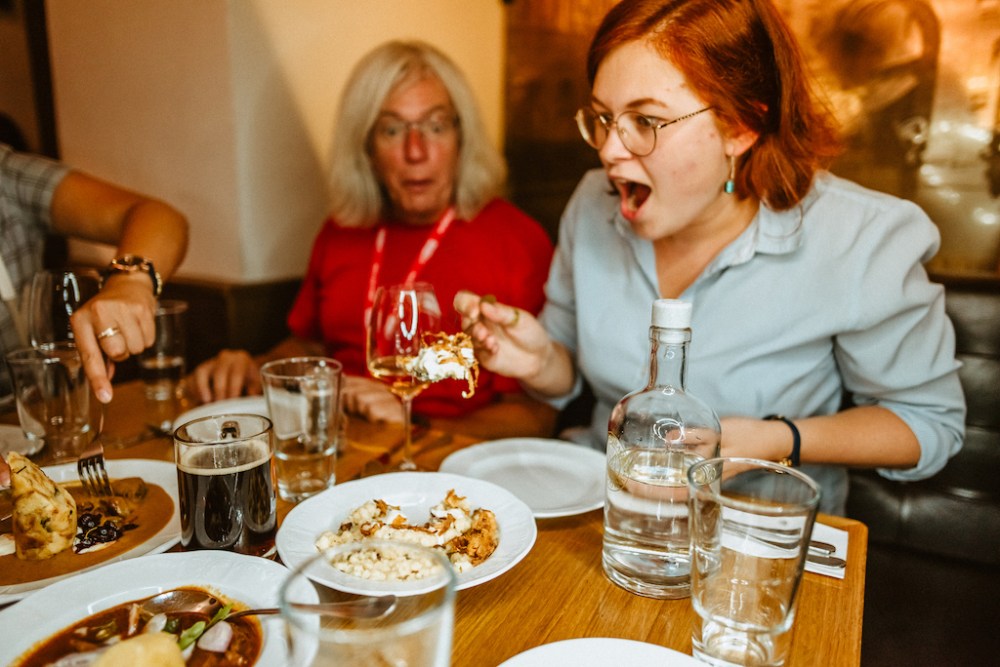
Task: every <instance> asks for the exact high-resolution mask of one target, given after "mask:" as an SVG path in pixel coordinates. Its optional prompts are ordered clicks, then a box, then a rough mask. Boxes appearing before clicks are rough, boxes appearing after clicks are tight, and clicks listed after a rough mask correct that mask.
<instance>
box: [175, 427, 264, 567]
mask: <svg viewBox="0 0 1000 667" xmlns="http://www.w3.org/2000/svg"><path fill="white" fill-rule="evenodd" d="M174 461H176V463H177V486H178V491H179V496H180V497H179V500H180V511H181V546H183V547H184V549H186V550H193V549H225V550H226V551H235V552H237V553H241V554H248V555H251V556H265V557H271V556H273V555H274V533H275V529H276V528H277V525H278V515H277V500H276V499H275V494H274V490H275V477H274V435H273V432H272V429H271V421H270V420H269V419H268V418H267V417H261V416H260V415H250V414H226V415H218V416H213V417H202V418H201V419H195V420H193V421H189V422H187V423H186V424H183V425H182V426H181V427H180V428H178V429H177V430H176V431H175V432H174Z"/></svg>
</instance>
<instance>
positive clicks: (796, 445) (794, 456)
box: [764, 415, 802, 468]
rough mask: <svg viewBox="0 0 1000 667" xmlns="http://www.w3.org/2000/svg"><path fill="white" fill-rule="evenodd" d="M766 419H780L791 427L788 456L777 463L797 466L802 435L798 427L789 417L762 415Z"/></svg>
mask: <svg viewBox="0 0 1000 667" xmlns="http://www.w3.org/2000/svg"><path fill="white" fill-rule="evenodd" d="M764 419H766V420H768V421H782V422H785V424H787V425H788V428H790V429H792V452H791V454H789V455H788V456H786V457H784V458H782V459H781V460H780V461H778V463H780V464H781V465H783V466H790V467H792V468H798V467H799V456H800V450H801V449H802V435H801V434H800V433H799V427H798V426H796V425H795V422H793V421H792V420H791V419H789V418H787V417H783V416H782V415H768V416H766V417H764Z"/></svg>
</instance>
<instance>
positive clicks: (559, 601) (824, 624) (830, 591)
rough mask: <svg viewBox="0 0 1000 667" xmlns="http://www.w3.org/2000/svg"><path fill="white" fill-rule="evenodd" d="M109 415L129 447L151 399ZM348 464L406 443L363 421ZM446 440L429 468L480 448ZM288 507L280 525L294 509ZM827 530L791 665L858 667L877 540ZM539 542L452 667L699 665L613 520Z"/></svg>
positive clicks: (431, 449) (490, 585)
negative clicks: (618, 539)
mask: <svg viewBox="0 0 1000 667" xmlns="http://www.w3.org/2000/svg"><path fill="white" fill-rule="evenodd" d="M115 391H116V394H115V399H114V401H112V403H111V405H110V406H109V408H108V414H107V422H106V434H107V436H108V438H107V439H108V440H109V441H111V442H114V441H115V440H116V439H119V440H124V441H125V442H128V440H129V439H130V436H134V435H135V434H136V433H138V432H139V431H140V430H141V428H142V398H141V395H140V391H141V388H140V387H139V386H138V385H137V384H135V383H130V384H124V385H121V386H119V387H116V390H115ZM347 436H348V443H347V446H346V447H342V448H341V456H340V458H339V460H338V466H337V479H338V480H339V481H344V480H349V479H353V478H356V477H358V476H359V475H361V474H362V473H364V474H373V473H377V472H379V471H380V470H381V469H382V468H383V464H384V462H385V461H386V460H389V461H390V462H394V461H396V460H398V458H399V455H400V452H399V448H400V445H401V442H402V432H401V429H400V428H398V427H390V426H373V425H371V424H368V423H366V422H363V421H360V420H352V421H351V422H350V423H349V425H348V429H347ZM474 442H475V440H473V439H472V438H470V437H466V436H462V435H453V434H448V433H445V432H442V431H440V430H429V431H424V432H422V433H418V437H417V439H416V441H415V443H414V448H415V451H416V460H417V462H418V464H420V465H421V466H423V467H426V468H428V469H436V468H437V466H438V465H440V463H441V461H442V460H443V459H444V458H445V457H446V456H447V455H448V454H450V453H451V452H453V451H455V450H457V449H460V448H462V447H465V446H467V445H469V444H472V443H474ZM108 455H109V457H112V458H153V459H161V460H172V458H173V450H172V443H171V441H170V440H169V439H168V438H151V439H144V440H142V441H140V442H137V443H134V444H129V446H127V447H125V448H121V449H115V450H112V451H109V452H108ZM290 507H291V506H290V504H288V503H285V502H284V501H279V508H278V509H279V515H280V517H282V518H283V517H284V515H285V514H286V513H287V512H288V510H289V509H290ZM819 521H821V522H822V523H826V524H829V525H832V526H835V527H837V528H842V529H845V530H847V531H848V534H849V543H850V549H849V551H848V565H847V570H846V576H845V578H844V579H842V580H841V579H834V578H831V577H825V576H821V575H818V574H813V573H810V572H806V573H805V575H804V577H803V582H802V586H801V589H800V597H799V601H798V609H797V612H796V619H795V625H794V627H793V633H794V635H793V640H792V654H791V657H790V660H789V662H788V665H790V666H791V667H795V666H804V665H825V666H833V665H852V666H853V665H858V664H860V661H861V619H862V614H863V611H864V589H865V562H866V558H867V548H868V529H867V528H866V527H865V525H864V524H862V523H859V522H857V521H853V520H850V519H844V518H840V517H833V516H826V515H820V518H819ZM537 524H538V539H537V541H536V542H535V545H534V547H533V548H532V550H531V552H530V553H529V554H528V555H527V556H526V557H525V558H524V560H522V561H521V562H520V563H518V564H517V565H516V566H515V567H514V568H513V569H511V570H509V571H508V572H506V573H504V574H503V575H501V576H500V577H497V578H496V579H493V580H492V581H488V582H485V583H483V584H480V585H478V586H474V587H472V588H468V589H465V590H462V591H459V593H458V598H457V605H456V614H455V632H454V640H453V641H454V648H453V653H452V664H453V665H454V666H455V667H490V666H495V665H498V664H500V663H502V662H503V661H504V660H507V659H508V658H510V657H512V656H514V655H516V654H518V653H521V652H523V651H526V650H528V649H530V648H533V647H535V646H539V645H541V644H546V643H549V642H554V641H560V640H564V639H573V638H577V637H620V638H625V639H634V640H638V641H644V642H650V643H653V644H660V645H662V646H667V647H669V648H672V649H675V650H678V651H681V652H683V653H687V654H688V655H690V653H691V627H692V622H693V621H694V620H695V618H696V616H695V613H694V610H693V609H692V607H691V602H690V599H683V600H652V599H648V598H643V597H640V596H637V595H633V594H631V593H628V592H627V591H625V590H623V589H621V588H619V587H618V586H616V585H614V584H612V583H611V582H610V581H609V580H608V579H607V578H606V577H605V576H604V573H603V570H602V569H601V536H602V531H603V513H602V511H601V510H595V511H592V512H587V513H585V514H580V515H577V516H572V517H565V518H558V519H539V520H538V522H537Z"/></svg>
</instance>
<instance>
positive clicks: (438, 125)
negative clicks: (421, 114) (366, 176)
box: [373, 111, 458, 144]
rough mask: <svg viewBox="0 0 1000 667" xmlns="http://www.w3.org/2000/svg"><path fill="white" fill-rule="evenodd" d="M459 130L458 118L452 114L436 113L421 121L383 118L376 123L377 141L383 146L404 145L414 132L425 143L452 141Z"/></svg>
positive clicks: (374, 131)
mask: <svg viewBox="0 0 1000 667" xmlns="http://www.w3.org/2000/svg"><path fill="white" fill-rule="evenodd" d="M457 128H458V117H457V116H455V115H454V114H452V113H447V112H444V111H442V112H436V113H433V114H431V115H430V116H427V117H426V118H422V119H420V120H403V119H402V118H398V117H395V116H383V117H381V118H379V119H378V121H377V122H376V123H375V128H374V130H373V133H374V135H375V140H376V141H378V142H380V143H383V144H399V143H402V142H403V140H404V139H406V137H407V136H409V134H410V132H411V131H412V130H416V131H417V132H419V133H420V136H421V137H423V139H424V141H445V140H447V139H451V138H452V137H453V136H454V134H455V130H456V129H457Z"/></svg>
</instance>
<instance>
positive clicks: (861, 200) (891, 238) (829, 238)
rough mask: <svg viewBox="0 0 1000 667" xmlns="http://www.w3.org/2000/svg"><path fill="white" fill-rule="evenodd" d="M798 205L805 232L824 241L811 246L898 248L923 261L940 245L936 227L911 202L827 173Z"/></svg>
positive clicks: (818, 177) (924, 213)
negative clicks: (802, 214) (801, 211)
mask: <svg viewBox="0 0 1000 667" xmlns="http://www.w3.org/2000/svg"><path fill="white" fill-rule="evenodd" d="M802 205H803V209H804V211H805V217H804V224H805V228H806V233H807V234H808V235H810V236H812V237H814V238H815V237H817V236H821V237H824V238H825V239H826V240H825V241H824V242H822V243H819V244H817V245H828V247H837V246H838V245H839V244H847V245H854V246H858V245H861V246H864V247H869V248H878V247H886V246H887V245H889V244H892V245H897V244H901V245H903V246H908V247H910V248H912V249H913V252H916V253H917V254H919V255H921V256H922V257H924V258H925V261H926V259H929V258H930V256H932V255H933V253H934V252H936V251H937V248H938V245H939V243H940V234H939V232H938V229H937V226H936V225H935V224H934V223H933V222H932V221H931V219H930V217H929V216H928V215H927V213H926V212H925V211H924V210H923V209H922V208H921V207H920V206H919V205H918V204H916V203H915V202H912V201H910V200H908V199H901V198H899V197H896V196H894V195H891V194H888V193H885V192H879V191H877V190H872V189H870V188H867V187H864V186H862V185H859V184H858V183H855V182H854V181H849V180H847V179H844V178H840V177H838V176H835V175H833V174H830V173H825V172H824V173H822V174H820V175H819V176H817V179H816V183H815V184H814V187H813V191H812V192H811V193H810V195H809V196H808V197H807V199H806V200H805V201H804V202H803V204H802Z"/></svg>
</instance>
